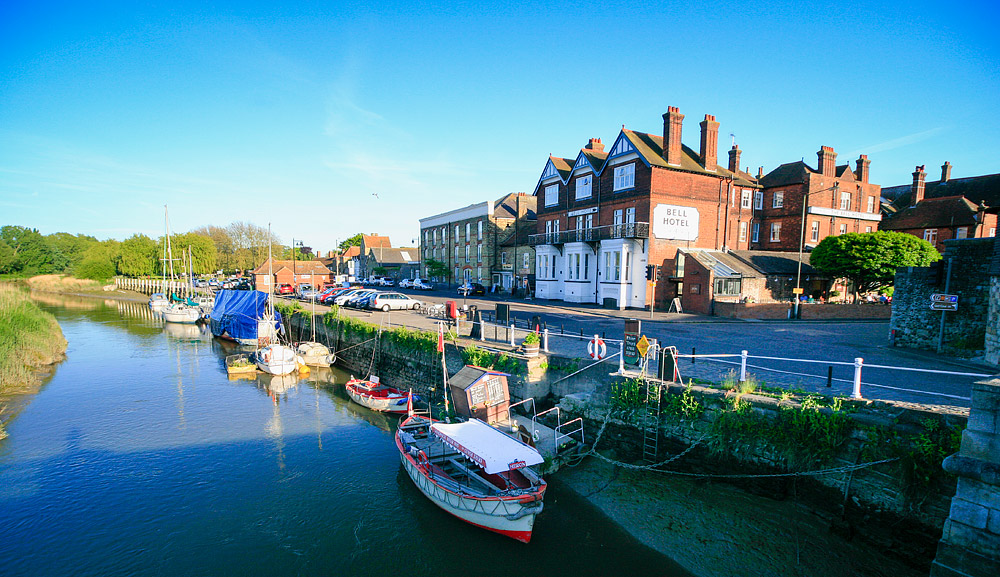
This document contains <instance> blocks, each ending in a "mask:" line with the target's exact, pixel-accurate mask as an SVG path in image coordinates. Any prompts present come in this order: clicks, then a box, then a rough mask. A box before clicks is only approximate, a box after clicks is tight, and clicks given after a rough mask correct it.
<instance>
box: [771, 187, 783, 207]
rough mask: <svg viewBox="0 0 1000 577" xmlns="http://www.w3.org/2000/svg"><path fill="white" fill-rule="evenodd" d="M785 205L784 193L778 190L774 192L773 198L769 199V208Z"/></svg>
mask: <svg viewBox="0 0 1000 577" xmlns="http://www.w3.org/2000/svg"><path fill="white" fill-rule="evenodd" d="M783 206H785V193H784V192H782V191H780V190H778V191H776V192H775V193H774V198H772V199H771V208H781V207H783Z"/></svg>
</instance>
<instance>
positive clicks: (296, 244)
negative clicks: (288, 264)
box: [292, 238, 302, 294]
mask: <svg viewBox="0 0 1000 577" xmlns="http://www.w3.org/2000/svg"><path fill="white" fill-rule="evenodd" d="M301 247H302V241H301V240H300V241H296V240H295V239H294V238H292V286H293V287H295V293H296V294H298V292H299V283H298V282H297V281H296V279H295V252H296V251H297V250H298V249H299V248H301Z"/></svg>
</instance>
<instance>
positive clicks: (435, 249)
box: [434, 247, 438, 260]
mask: <svg viewBox="0 0 1000 577" xmlns="http://www.w3.org/2000/svg"><path fill="white" fill-rule="evenodd" d="M437 258H438V249H437V247H434V260H437Z"/></svg>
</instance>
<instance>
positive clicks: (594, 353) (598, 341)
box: [587, 336, 608, 361]
mask: <svg viewBox="0 0 1000 577" xmlns="http://www.w3.org/2000/svg"><path fill="white" fill-rule="evenodd" d="M587 354H588V355H590V358H592V359H594V360H595V361H599V360H601V359H603V358H604V357H606V356H608V345H606V344H605V343H604V339H602V338H600V337H597V336H595V337H594V338H593V339H591V340H590V341H588V342H587Z"/></svg>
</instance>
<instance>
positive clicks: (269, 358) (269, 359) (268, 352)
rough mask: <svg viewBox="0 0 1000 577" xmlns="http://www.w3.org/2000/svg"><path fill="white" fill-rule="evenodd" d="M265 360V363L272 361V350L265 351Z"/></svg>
mask: <svg viewBox="0 0 1000 577" xmlns="http://www.w3.org/2000/svg"><path fill="white" fill-rule="evenodd" d="M264 362H265V363H269V362H271V351H270V350H267V351H264Z"/></svg>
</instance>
